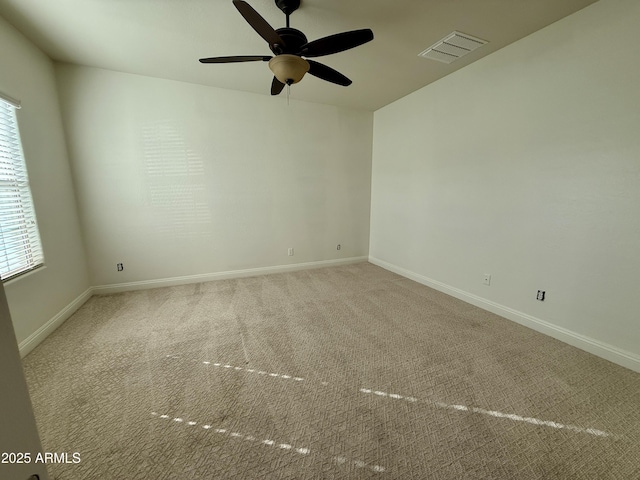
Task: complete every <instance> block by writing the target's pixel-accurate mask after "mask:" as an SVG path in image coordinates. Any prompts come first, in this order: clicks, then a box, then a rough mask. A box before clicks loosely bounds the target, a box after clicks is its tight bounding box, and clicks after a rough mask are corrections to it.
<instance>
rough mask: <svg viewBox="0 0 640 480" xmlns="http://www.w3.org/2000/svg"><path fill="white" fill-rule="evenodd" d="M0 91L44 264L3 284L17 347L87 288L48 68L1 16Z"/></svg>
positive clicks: (52, 79) (53, 84)
mask: <svg viewBox="0 0 640 480" xmlns="http://www.w3.org/2000/svg"><path fill="white" fill-rule="evenodd" d="M0 45H2V48H0V66H1V68H0V90H1V91H3V92H4V93H5V94H7V95H10V96H12V97H13V98H16V99H19V100H21V102H22V109H20V110H19V111H18V125H19V128H20V135H21V138H22V144H23V150H24V155H25V160H26V163H27V170H28V173H29V181H30V183H31V193H32V196H33V202H34V207H35V210H36V216H37V219H38V225H39V227H40V238H41V240H42V244H43V249H44V256H45V266H46V268H40V269H38V270H36V271H34V272H33V273H31V274H28V275H25V276H23V277H19V278H17V279H15V280H12V281H10V282H8V283H7V284H5V291H6V294H7V299H8V301H9V306H10V308H11V316H12V318H13V323H14V327H15V332H16V337H17V339H18V342H22V341H24V340H25V339H26V338H27V337H29V335H31V334H33V333H34V332H36V331H37V330H38V329H39V328H40V327H42V326H43V325H44V324H45V323H46V322H48V321H49V320H50V319H51V318H53V317H54V316H56V315H57V314H58V313H59V312H60V311H61V310H63V309H64V308H65V307H67V305H69V304H70V303H71V302H72V301H73V300H74V299H76V298H77V297H78V296H80V295H81V294H82V293H83V292H85V291H86V290H87V288H88V287H89V281H88V273H87V264H86V261H85V252H84V245H83V241H82V235H81V231H80V224H79V219H78V213H77V209H76V202H75V195H74V190H73V184H72V179H71V173H70V168H69V161H68V156H67V149H66V145H65V138H64V133H63V129H62V121H61V118H60V108H59V104H58V95H57V92H56V80H55V72H54V68H53V64H52V62H51V60H49V58H48V57H47V56H45V55H44V54H43V53H42V52H41V51H40V50H38V49H37V48H36V47H34V46H33V44H32V43H31V42H29V41H28V40H27V39H26V38H25V37H23V36H22V34H20V33H19V32H18V31H17V30H15V29H14V28H13V27H11V26H10V25H9V24H8V23H6V22H5V21H4V20H3V19H2V18H0Z"/></svg>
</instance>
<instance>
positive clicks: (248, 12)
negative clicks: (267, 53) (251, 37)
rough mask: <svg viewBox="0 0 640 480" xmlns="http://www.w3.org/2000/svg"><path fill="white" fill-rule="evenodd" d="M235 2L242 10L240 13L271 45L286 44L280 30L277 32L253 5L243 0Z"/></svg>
mask: <svg viewBox="0 0 640 480" xmlns="http://www.w3.org/2000/svg"><path fill="white" fill-rule="evenodd" d="M233 4H234V5H235V7H236V8H237V9H238V11H239V12H240V15H242V16H243V17H244V19H245V20H246V21H247V22H248V23H249V25H251V26H252V27H253V29H254V30H255V31H256V32H258V35H260V36H261V37H262V38H264V39H265V40H266V41H267V43H269V45H271V46H273V45H282V46H286V45H285V43H284V41H283V40H282V38H281V37H280V35H278V32H276V31H275V30H274V29H273V27H272V26H271V25H269V23H268V22H267V21H266V20H265V19H264V18H262V16H261V15H260V14H259V13H258V12H256V11H255V10H254V9H253V7H252V6H251V5H249V4H248V3H247V2H244V1H242V0H233Z"/></svg>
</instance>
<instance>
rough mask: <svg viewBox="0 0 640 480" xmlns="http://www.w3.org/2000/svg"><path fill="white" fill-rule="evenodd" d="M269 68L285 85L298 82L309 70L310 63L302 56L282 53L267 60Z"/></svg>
mask: <svg viewBox="0 0 640 480" xmlns="http://www.w3.org/2000/svg"><path fill="white" fill-rule="evenodd" d="M269 68H270V69H271V71H272V72H273V74H274V75H275V77H276V78H277V79H278V80H280V81H281V82H282V83H284V84H285V85H292V84H294V83H298V82H299V81H300V80H302V77H304V74H305V73H307V72H308V71H309V68H310V65H309V62H307V61H306V60H305V59H304V58H301V57H298V56H297V55H288V54H282V55H278V56H275V57H273V58H272V59H271V60H269Z"/></svg>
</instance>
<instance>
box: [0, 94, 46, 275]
mask: <svg viewBox="0 0 640 480" xmlns="http://www.w3.org/2000/svg"><path fill="white" fill-rule="evenodd" d="M5 99H6V100H5ZM17 108H20V103H19V102H15V101H12V100H11V99H8V98H6V97H4V96H0V278H1V279H2V281H7V280H9V279H10V278H14V277H16V276H18V275H21V274H23V273H26V272H28V271H31V270H33V269H35V268H38V267H40V266H41V265H42V264H43V262H44V256H43V254H42V246H41V243H40V234H39V233H38V225H37V223H36V214H35V211H34V209H33V200H32V199H31V190H30V189H29V178H28V176H27V166H26V165H25V162H24V155H23V154H22V144H21V143H20V133H19V132H18V122H17V120H16V109H17Z"/></svg>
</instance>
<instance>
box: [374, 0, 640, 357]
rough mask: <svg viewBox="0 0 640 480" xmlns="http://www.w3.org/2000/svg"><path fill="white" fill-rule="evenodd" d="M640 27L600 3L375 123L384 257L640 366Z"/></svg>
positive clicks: (638, 8)
mask: <svg viewBox="0 0 640 480" xmlns="http://www.w3.org/2000/svg"><path fill="white" fill-rule="evenodd" d="M639 20H640V4H639V3H638V2H636V1H634V0H601V1H600V2H597V3H595V4H594V5H592V6H590V7H587V8H586V9H584V10H582V11H580V12H578V13H576V14H574V15H572V16H570V17H567V18H565V19H564V20H561V21H560V22H557V23H555V24H553V25H551V26H549V27H547V28H545V29H543V30H541V31H539V32H537V33H535V34H533V35H531V36H529V37H527V38H525V39H523V40H521V41H519V42H517V43H515V44H513V45H511V46H509V47H507V48H504V49H502V50H500V51H498V52H496V53H494V54H492V55H490V56H488V57H486V58H484V59H482V60H480V61H478V62H476V63H474V64H472V65H470V66H469V67H467V68H465V69H463V70H461V71H458V72H456V73H454V74H452V75H450V76H449V77H447V78H445V79H443V80H441V81H439V82H436V83H435V84H432V85H430V86H427V87H425V88H423V89H422V90H419V91H417V92H415V93H413V94H412V95H409V96H408V97H405V98H404V99H402V100H400V101H398V102H396V103H394V104H392V105H390V106H387V107H385V108H383V109H381V110H379V111H377V112H376V113H375V116H374V148H373V174H372V178H373V180H372V206H371V209H372V216H371V241H370V255H371V257H372V258H376V259H379V260H382V261H384V262H387V263H389V264H391V265H394V266H396V267H400V268H402V269H405V270H407V271H410V272H414V273H416V274H419V275H421V276H422V277H424V278H427V279H430V280H433V281H435V282H439V283H440V284H442V285H443V286H447V287H452V288H453V289H455V290H457V291H458V292H459V293H461V294H462V295H463V296H464V295H468V296H475V297H478V298H481V299H484V300H485V301H486V302H487V304H491V303H492V304H496V305H500V306H503V307H506V308H507V309H512V310H514V311H516V312H520V313H522V314H524V315H525V316H527V315H528V316H530V317H532V318H535V319H540V320H543V321H544V322H549V323H550V324H551V325H553V326H554V327H556V328H558V329H562V328H564V329H567V330H568V331H570V332H574V333H576V334H578V335H583V336H586V337H589V338H592V339H595V340H596V341H597V342H600V343H602V344H607V345H609V346H613V347H614V348H615V349H619V350H623V351H627V352H631V353H634V354H636V355H637V354H640V327H639V326H638V311H640V282H638V278H637V272H639V271H640V253H639V252H640V250H638V245H640V188H639V186H640V160H639V158H640V136H639V135H638V132H639V131H640V114H639V112H640V89H638V85H640V55H639V51H638V43H637V25H638V21H639ZM612 45H615V48H611V47H612ZM485 273H490V274H491V275H492V283H491V286H485V285H483V275H484V274H485ZM538 289H542V290H546V292H547V299H546V300H545V302H538V301H536V292H537V290H538ZM558 331H560V330H558ZM638 365H640V363H639V364H638Z"/></svg>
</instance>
